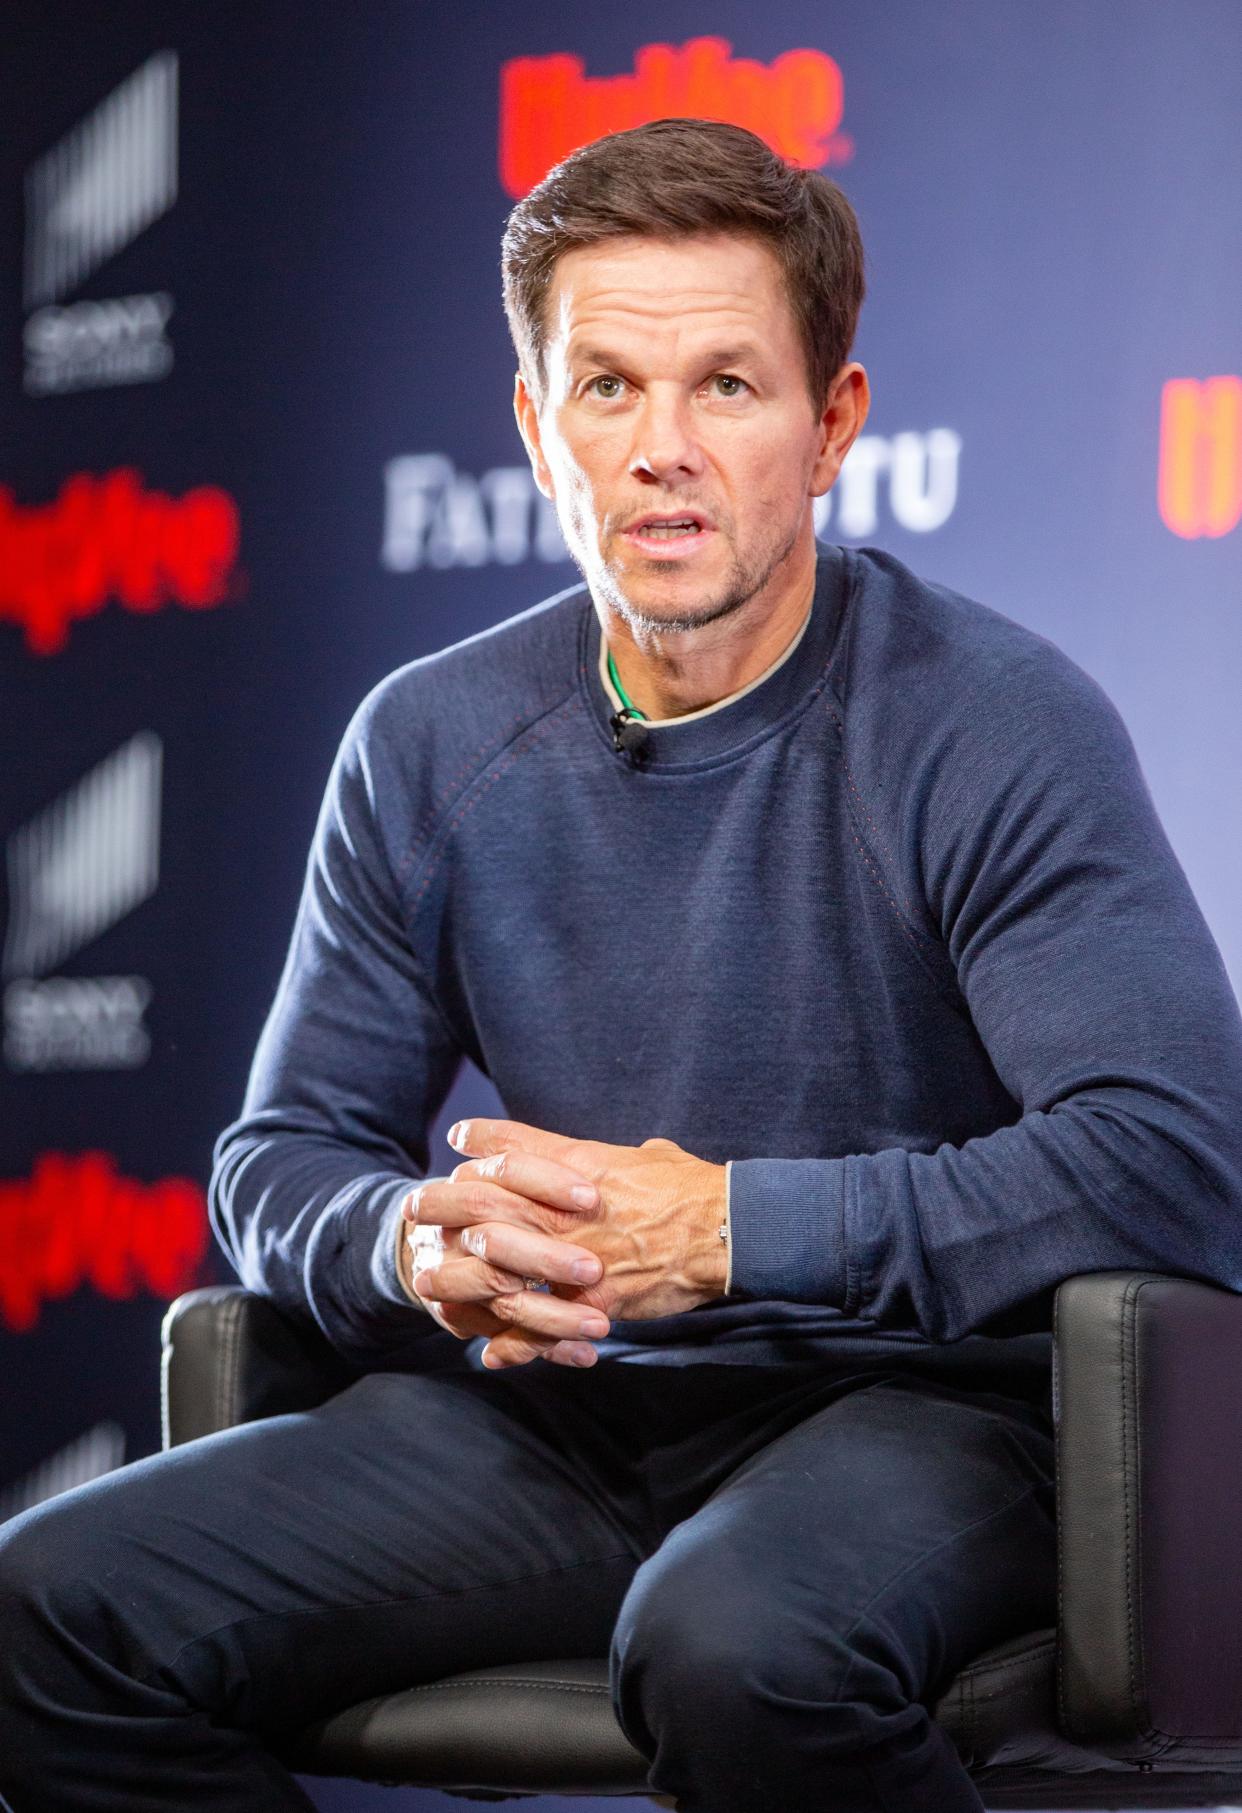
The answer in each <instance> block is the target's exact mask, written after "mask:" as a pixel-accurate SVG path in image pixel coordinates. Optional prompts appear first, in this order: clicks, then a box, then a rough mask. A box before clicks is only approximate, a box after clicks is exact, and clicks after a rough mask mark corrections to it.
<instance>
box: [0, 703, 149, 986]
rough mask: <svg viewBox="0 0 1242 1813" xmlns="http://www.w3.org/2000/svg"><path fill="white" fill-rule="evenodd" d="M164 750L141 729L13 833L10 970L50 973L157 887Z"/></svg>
mask: <svg viewBox="0 0 1242 1813" xmlns="http://www.w3.org/2000/svg"><path fill="white" fill-rule="evenodd" d="M162 757H163V744H162V743H161V741H160V739H159V737H158V736H156V734H155V732H154V731H150V730H144V731H140V732H139V733H138V735H137V736H135V737H131V738H130V740H129V742H128V743H123V744H122V745H121V747H120V748H119V749H117V750H114V751H113V753H112V754H111V755H110V756H107V757H105V759H104V760H103V761H102V762H100V763H99V764H98V766H97V767H95V768H92V769H91V770H90V772H89V774H86V775H84V776H83V777H82V779H81V780H80V781H79V782H78V783H77V785H76V786H75V787H73V788H71V789H70V790H69V792H67V793H63V794H62V795H61V797H60V798H59V799H58V800H55V801H54V802H53V803H52V804H51V805H50V806H49V807H47V809H46V810H45V811H43V812H41V813H40V814H39V816H38V817H37V818H35V819H32V820H31V822H30V823H29V824H28V825H23V826H22V828H21V830H20V831H15V832H14V833H13V835H12V836H11V837H10V839H9V844H8V876H9V901H10V916H9V929H8V935H7V937H6V939H5V945H4V963H3V970H4V974H5V976H40V975H46V974H47V972H48V971H49V970H51V969H54V968H55V967H56V966H57V965H58V964H59V963H62V962H63V961H64V959H65V958H66V957H68V956H71V955H72V953H73V952H74V951H77V950H81V948H82V946H83V945H85V944H89V943H90V941H91V939H92V938H97V937H98V936H99V934H100V933H101V932H105V931H107V929H108V927H109V926H111V925H115V924H116V922H117V920H118V919H122V918H123V917H124V916H125V914H126V913H128V912H130V911H131V910H132V909H133V908H134V907H136V906H137V905H138V904H139V902H140V901H143V900H145V899H146V898H147V896H148V895H150V894H153V893H154V892H155V888H156V885H157V883H158V881H159V862H160V850H159V844H160V773H161V765H162Z"/></svg>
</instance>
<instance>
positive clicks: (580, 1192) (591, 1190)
mask: <svg viewBox="0 0 1242 1813" xmlns="http://www.w3.org/2000/svg"><path fill="white" fill-rule="evenodd" d="M569 1194H570V1195H571V1196H572V1197H573V1199H574V1201H575V1202H576V1203H577V1205H578V1207H579V1208H580V1209H593V1208H594V1207H595V1199H596V1197H597V1196H598V1195H599V1191H598V1190H597V1189H596V1188H595V1185H594V1184H593V1183H576V1184H575V1185H574V1187H573V1189H572V1190H571V1191H570V1192H569Z"/></svg>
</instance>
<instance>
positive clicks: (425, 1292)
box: [414, 1272, 431, 1297]
mask: <svg viewBox="0 0 1242 1813" xmlns="http://www.w3.org/2000/svg"><path fill="white" fill-rule="evenodd" d="M414 1291H415V1294H416V1295H417V1296H419V1297H429V1296H430V1295H431V1291H430V1288H429V1287H428V1285H427V1274H426V1272H416V1273H415V1274H414Z"/></svg>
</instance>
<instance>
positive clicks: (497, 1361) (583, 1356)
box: [481, 1329, 599, 1371]
mask: <svg viewBox="0 0 1242 1813" xmlns="http://www.w3.org/2000/svg"><path fill="white" fill-rule="evenodd" d="M536 1338H537V1337H535V1336H532V1335H531V1334H530V1332H529V1331H528V1330H526V1329H521V1330H519V1329H514V1330H512V1331H511V1332H509V1333H508V1334H503V1335H497V1336H496V1338H495V1339H494V1340H492V1341H489V1342H488V1344H487V1346H486V1347H485V1348H484V1349H483V1352H482V1355H481V1358H482V1361H483V1364H484V1365H485V1366H486V1367H487V1368H488V1369H489V1371H490V1370H493V1369H494V1370H499V1369H500V1368H501V1367H503V1366H525V1365H526V1364H527V1362H528V1361H530V1360H532V1359H544V1360H551V1361H552V1362H553V1364H554V1365H560V1366H594V1364H595V1362H596V1360H597V1359H598V1358H599V1355H598V1354H597V1353H596V1351H595V1349H594V1348H593V1347H592V1346H591V1344H590V1342H589V1341H558V1342H556V1343H555V1344H554V1345H553V1346H552V1347H550V1348H548V1347H543V1348H538V1349H536V1350H535V1351H534V1352H532V1351H531V1349H532V1346H533V1345H534V1342H535V1340H536Z"/></svg>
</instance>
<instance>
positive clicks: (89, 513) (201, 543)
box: [0, 468, 240, 655]
mask: <svg viewBox="0 0 1242 1813" xmlns="http://www.w3.org/2000/svg"><path fill="white" fill-rule="evenodd" d="M239 540H240V525H239V518H238V511H237V505H236V503H235V502H234V501H233V499H232V498H231V497H230V496H229V494H228V492H227V491H224V490H222V489H221V488H220V486H218V485H197V486H196V487H195V488H194V489H193V490H191V491H187V492H186V493H185V495H184V497H180V498H175V497H169V496H168V495H167V494H166V493H164V492H162V491H146V490H144V489H143V483H142V476H141V474H140V473H138V472H134V471H131V470H129V469H128V468H125V469H122V470H119V471H116V472H109V473H106V474H105V475H104V476H103V477H102V478H96V477H94V476H93V475H92V474H91V473H89V472H79V473H76V474H75V475H74V476H73V477H72V478H69V479H67V480H66V481H65V483H64V484H63V485H62V486H61V489H60V495H59V496H58V497H57V498H56V499H55V500H54V501H53V502H52V503H50V504H41V505H30V506H27V505H23V504H18V503H16V502H15V501H14V498H13V493H12V492H11V491H9V490H7V489H6V488H5V487H4V486H3V485H0V621H2V620H4V619H8V621H10V622H13V623H20V624H21V625H22V626H23V628H24V630H25V633H26V645H27V647H28V648H29V649H30V650H31V652H32V653H33V654H36V655H54V654H57V653H59V651H60V650H61V649H62V648H64V646H65V643H66V642H67V640H68V637H69V625H70V624H71V623H72V622H73V621H74V620H75V619H77V618H80V617H90V616H93V615H94V614H95V612H97V611H100V610H102V609H103V607H104V605H105V604H106V603H107V602H108V600H109V599H110V598H115V599H116V601H117V602H118V604H120V605H121V606H122V608H123V609H124V610H127V611H136V612H139V613H143V614H146V613H150V612H151V611H158V610H161V609H162V608H163V607H164V605H166V604H169V603H176V604H179V605H181V606H183V607H184V608H185V609H186V610H190V611H204V610H210V609H212V607H213V606H215V605H218V604H225V603H227V602H229V600H230V599H232V598H233V597H235V596H236V586H235V584H234V578H235V575H234V564H235V562H236V559H237V549H238V542H239Z"/></svg>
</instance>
